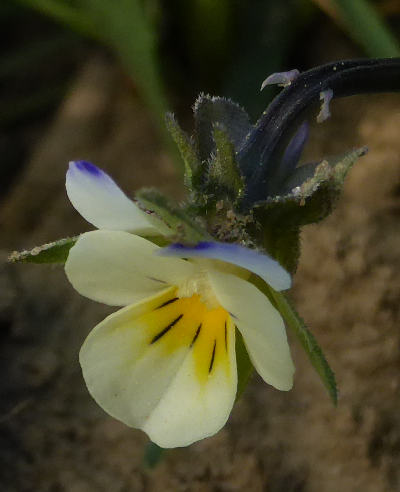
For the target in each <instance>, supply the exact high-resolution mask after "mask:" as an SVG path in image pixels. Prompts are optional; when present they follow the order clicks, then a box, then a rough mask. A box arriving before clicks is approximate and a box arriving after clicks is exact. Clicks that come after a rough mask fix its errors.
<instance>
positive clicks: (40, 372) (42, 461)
mask: <svg viewBox="0 0 400 492" xmlns="http://www.w3.org/2000/svg"><path fill="white" fill-rule="evenodd" d="M332 109H333V111H332V113H333V118H332V119H331V121H329V122H327V123H326V124H324V125H320V126H316V127H315V128H314V130H313V132H312V141H311V142H310V146H309V149H308V154H309V156H310V157H313V156H314V157H321V156H327V155H330V154H335V153H341V152H343V151H345V150H347V149H349V148H352V147H355V146H358V145H363V144H368V145H369V147H370V153H369V154H368V155H367V156H366V157H364V158H363V159H362V160H361V161H360V162H359V163H358V164H357V165H356V167H355V168H354V169H353V170H352V171H351V174H350V176H349V179H348V182H347V185H346V189H345V193H344V196H343V198H342V200H341V201H340V204H339V206H338V208H337V210H336V212H335V213H334V215H332V216H331V217H330V218H329V219H328V220H326V221H325V222H324V223H322V224H320V225H318V226H310V227H308V228H306V229H305V230H304V232H303V250H302V251H303V253H302V258H301V262H300V268H299V271H298V273H297V275H296V278H295V288H294V292H293V295H294V298H295V299H296V302H297V307H298V310H299V311H300V313H301V314H302V316H303V317H304V318H305V319H306V320H307V323H308V325H309V326H310V328H311V329H312V331H313V332H314V334H315V335H316V336H317V338H318V339H319V341H320V343H321V345H322V346H323V348H324V350H325V352H326V355H327V357H328V359H329V361H330V363H331V365H332V367H333V368H334V370H335V372H336V375H337V380H338V384H339V388H340V400H339V406H338V408H336V409H335V408H334V407H333V406H332V405H331V403H330V401H329V399H328V397H327V394H326V392H325V390H324V388H323V387H322V385H321V383H320V381H319V380H318V378H317V376H316V375H315V373H314V371H313V370H312V368H311V366H310V365H309V362H308V360H307V359H306V357H305V355H304V354H303V352H302V351H301V349H300V348H299V346H298V344H297V342H296V340H294V339H292V340H291V342H292V347H293V355H294V359H295V363H296V367H297V372H296V380H295V387H294V389H293V390H292V391H291V392H289V393H281V392H278V391H276V390H274V389H272V388H270V387H268V386H267V385H265V384H264V383H262V382H261V381H260V380H259V379H258V378H257V377H254V378H253V380H252V381H251V383H250V385H249V386H248V388H247V389H246V391H245V393H244V396H243V397H242V399H241V400H240V401H239V403H238V404H237V405H236V406H235V409H234V411H233V412H232V415H231V418H230V420H229V422H228V424H227V425H226V427H225V428H224V429H223V430H222V431H221V432H220V433H219V434H217V435H216V436H214V437H212V438H209V439H206V440H204V441H201V442H199V443H197V444H195V445H192V446H191V447H189V448H186V449H177V450H172V451H169V452H168V453H167V454H166V456H165V458H164V460H163V461H162V462H161V463H160V464H159V465H158V466H157V467H156V468H155V469H153V470H148V469H146V468H145V467H144V466H143V453H144V447H145V445H146V443H147V438H146V436H145V435H144V434H143V433H142V432H140V431H136V430H132V429H129V428H127V427H125V426H124V425H122V424H120V423H118V422H117V421H115V420H113V419H112V418H110V417H108V416H107V415H106V414H105V413H104V412H103V411H102V410H101V409H99V408H98V407H97V406H96V404H95V403H94V402H93V401H92V399H91V398H90V396H89V394H88V393H87V391H86V388H85V386H84V383H83V380H82V377H81V373H80V368H79V364H78V351H79V347H80V345H81V343H82V341H83V340H84V338H85V336H86V335H87V333H88V332H89V331H90V329H91V328H92V327H93V326H94V325H95V324H96V323H97V322H99V321H100V320H101V319H102V318H103V317H104V316H105V314H106V313H108V312H110V309H109V308H107V307H104V306H101V305H98V304H96V303H94V302H91V301H89V300H86V299H83V298H81V297H80V296H79V295H78V294H77V293H75V292H74V291H73V289H72V288H71V286H70V285H69V284H68V282H67V280H66V278H65V276H64V273H63V271H62V268H57V267H45V266H43V267H41V266H35V265H8V264H6V257H7V253H8V252H9V251H10V250H12V249H20V248H25V247H30V246H35V245H38V244H41V243H43V242H47V241H48V240H51V239H56V238H59V237H64V236H66V235H69V234H73V233H77V232H80V231H84V230H85V229H87V228H88V226H87V225H86V224H85V222H84V221H83V220H82V219H81V218H80V217H79V216H78V214H77V213H76V212H75V211H74V210H73V208H72V207H71V206H70V204H69V203H68V201H67V199H66V195H65V191H64V175H65V169H66V162H67V161H68V160H71V159H74V158H86V159H90V160H92V161H94V162H96V163H97V164H98V165H100V166H102V167H104V168H106V169H107V170H108V171H109V172H111V173H112V174H113V176H114V177H115V178H116V179H117V180H118V181H119V182H121V183H124V187H125V189H126V190H133V189H135V188H139V187H141V186H144V185H155V186H160V187H161V188H162V189H163V190H164V191H165V192H167V193H170V194H173V195H176V194H177V193H178V192H179V191H178V190H177V188H176V186H177V185H176V181H174V172H173V167H172V165H171V163H170V162H169V161H168V159H167V157H166V156H165V155H164V153H163V152H162V150H161V147H160V145H159V144H157V139H156V136H155V134H154V130H153V127H152V125H151V122H150V121H149V119H148V117H147V114H146V112H145V110H144V109H143V107H142V106H141V104H139V103H138V101H137V100H136V99H135V98H134V97H133V96H132V95H131V93H130V92H129V90H128V88H127V87H126V85H125V84H124V81H123V80H121V77H120V75H119V74H118V73H117V72H116V70H115V69H114V68H113V67H110V66H109V65H108V64H107V63H105V62H103V61H101V60H92V61H91V62H89V63H88V65H87V66H86V67H85V68H84V69H83V70H82V73H81V74H80V75H79V77H78V79H77V81H76V83H75V86H74V87H73V88H72V90H71V93H70V94H69V96H68V97H67V98H66V100H65V103H64V105H63V107H62V108H60V111H59V113H58V114H57V116H56V117H55V119H54V121H53V122H52V123H51V125H50V126H49V128H48V131H47V132H46V135H45V136H44V138H43V139H42V140H40V141H39V142H38V143H37V146H36V148H35V150H34V153H33V155H32V158H31V160H30V162H29V164H28V166H27V167H26V170H25V171H24V172H23V174H22V175H21V176H20V178H19V180H18V181H17V183H16V184H15V186H14V187H13V189H12V190H11V191H10V193H9V195H8V196H7V198H6V200H5V201H4V202H3V203H2V205H1V209H0V237H1V259H0V289H1V293H2V295H1V297H0V328H1V331H0V337H1V342H2V344H1V358H0V367H1V374H2V377H1V380H0V385H1V400H0V489H1V490H2V491H4V492H31V491H37V492H64V491H65V492H93V491H95V492H97V491H99V492H128V491H135V492H136V491H138V492H141V491H146V492H158V491H190V492H195V491H196V492H200V491H201V492H203V491H204V492H206V491H207V492H208V491H213V492H214V491H215V492H222V491H224V492H225V491H226V492H228V491H242V490H246V491H250V492H253V491H254V492H259V491H260V492H261V491H265V492H300V491H301V492H337V491H343V492H353V491H354V492H358V491H360V492H361V491H362V492H387V491H400V399H399V383H400V371H399V369H400V364H399V362H400V361H399V348H400V344H399V295H400V294H399V293H400V289H399V287H400V280H399V279H400V255H399V251H400V138H399V137H400V133H399V128H400V97H399V96H384V97H383V96H376V97H375V96H374V97H359V98H354V99H349V100H345V101H339V102H336V103H334V105H333V108H332Z"/></svg>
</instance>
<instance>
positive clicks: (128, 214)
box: [65, 161, 166, 235]
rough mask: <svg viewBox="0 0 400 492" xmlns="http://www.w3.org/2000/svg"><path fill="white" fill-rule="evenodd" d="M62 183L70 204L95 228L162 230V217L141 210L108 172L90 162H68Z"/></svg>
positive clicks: (148, 231)
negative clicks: (152, 215)
mask: <svg viewBox="0 0 400 492" xmlns="http://www.w3.org/2000/svg"><path fill="white" fill-rule="evenodd" d="M65 186H66V189H67V195H68V197H69V199H70V201H71V203H72V205H73V206H74V207H75V208H76V210H77V211H78V212H79V213H80V214H81V215H82V217H84V218H85V219H86V220H87V221H88V222H90V223H91V224H93V225H94V226H95V227H97V228H98V229H110V230H118V231H129V232H134V233H136V234H142V235H154V234H160V232H161V233H165V230H166V226H164V225H163V224H162V223H161V221H159V220H157V219H155V218H151V217H150V216H149V215H148V214H146V213H145V212H143V211H142V210H140V208H139V207H138V206H137V205H136V204H135V203H134V202H133V201H132V200H130V199H129V198H128V197H127V196H126V195H125V193H124V192H123V191H122V190H121V188H120V187H119V186H118V185H117V184H116V183H115V181H114V180H113V179H112V178H111V177H110V176H109V175H108V174H107V173H105V172H104V171H102V170H101V169H99V168H98V167H96V166H95V165H93V164H91V163H90V162H86V161H73V162H70V165H69V169H68V172H67V177H66V183H65Z"/></svg>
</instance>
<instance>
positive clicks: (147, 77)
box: [19, 0, 180, 165]
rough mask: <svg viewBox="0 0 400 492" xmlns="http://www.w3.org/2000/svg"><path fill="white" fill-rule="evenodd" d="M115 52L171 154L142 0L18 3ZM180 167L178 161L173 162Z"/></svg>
mask: <svg viewBox="0 0 400 492" xmlns="http://www.w3.org/2000/svg"><path fill="white" fill-rule="evenodd" d="M19 1H20V2H21V3H23V4H25V5H27V6H29V7H32V8H34V9H35V10H38V11H40V12H42V13H44V14H46V15H48V16H50V17H53V18H54V19H56V20H57V21H59V22H62V23H64V24H66V25H67V26H69V27H70V28H72V29H74V30H76V31H79V32H80V33H82V34H84V35H86V36H89V37H91V38H93V39H95V40H97V41H100V42H102V43H103V44H105V45H106V46H109V47H110V48H111V49H113V50H114V51H115V53H116V55H117V56H118V58H119V59H120V60H121V62H122V64H123V65H124V67H125V69H126V71H127V72H128V74H129V75H130V76H131V77H132V79H133V80H134V81H135V83H136V86H137V88H138V90H139V92H140V94H141V96H142V98H143V100H144V101H145V103H146V104H147V106H148V107H149V108H150V110H151V112H152V115H153V117H154V120H155V123H156V124H157V125H158V128H159V131H160V134H161V136H162V137H163V139H164V141H165V143H166V145H167V147H168V148H169V150H170V152H171V154H172V155H173V156H174V155H175V154H176V151H175V147H172V142H171V139H170V137H169V134H168V132H167V130H166V128H165V125H164V114H165V113H166V110H167V100H166V96H165V90H164V86H163V82H162V80H161V77H160V74H159V66H158V56H157V35H156V31H155V25H154V22H152V19H151V16H150V15H148V13H147V12H146V9H145V6H144V4H143V2H142V1H140V0H76V1H75V2H74V4H70V3H67V2H66V1H65V0H19ZM174 161H175V162H176V163H177V165H179V164H180V160H179V159H174Z"/></svg>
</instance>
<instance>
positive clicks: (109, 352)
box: [80, 290, 237, 448]
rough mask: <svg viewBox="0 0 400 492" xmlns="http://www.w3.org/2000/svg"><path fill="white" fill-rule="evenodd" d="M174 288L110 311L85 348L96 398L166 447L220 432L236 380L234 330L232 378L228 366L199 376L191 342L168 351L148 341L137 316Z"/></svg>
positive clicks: (90, 384)
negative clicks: (226, 371)
mask: <svg viewBox="0 0 400 492" xmlns="http://www.w3.org/2000/svg"><path fill="white" fill-rule="evenodd" d="M170 292H171V291H170V290H169V291H165V292H163V293H162V294H161V295H156V296H153V297H152V298H149V299H146V300H145V301H142V302H141V303H138V304H136V305H134V306H128V307H126V308H124V309H121V310H119V311H117V312H116V313H114V314H112V315H110V316H109V317H107V318H106V319H105V320H104V321H103V322H102V323H100V324H99V325H97V326H96V327H95V328H94V329H93V330H92V332H91V333H90V334H89V336H88V337H87V339H86V341H85V343H84V344H83V346H82V349H81V352H80V363H81V366H82V371H83V375H84V379H85V381H86V384H87V387H88V390H89V392H90V393H91V395H92V396H93V398H94V399H95V400H96V401H97V403H98V404H99V405H100V406H101V407H102V408H103V409H104V410H105V411H106V412H107V413H109V414H110V415H112V416H113V417H115V418H117V419H118V420H121V421H122V422H124V423H125V424H127V425H129V426H131V427H135V428H140V429H142V430H143V431H145V432H146V433H147V434H148V435H149V437H150V439H151V440H152V441H153V442H155V443H156V444H158V445H159V446H161V447H165V448H172V447H180V446H187V445H189V444H191V443H193V442H194V441H197V440H199V439H203V438H205V437H208V436H211V435H213V434H215V433H216V432H218V430H220V429H221V427H222V426H223V425H224V424H225V423H226V420H227V419H228V417H229V414H230V411H231V409H232V406H233V403H234V401H235V395H236V385H237V374H236V355H235V343H234V330H231V332H232V334H233V335H232V336H233V338H232V339H231V340H230V342H229V347H230V350H229V357H230V361H231V375H230V378H228V379H227V378H226V374H224V371H223V370H219V371H213V375H212V377H210V378H209V380H208V381H207V382H206V383H205V385H202V383H199V382H198V380H197V376H196V374H195V363H194V359H193V357H192V354H193V350H192V349H191V348H190V347H182V348H180V349H179V350H177V351H176V352H174V353H173V354H169V355H168V356H166V355H165V353H163V351H162V345H157V344H155V345H150V346H149V345H148V344H146V340H145V332H144V330H143V329H141V327H140V326H138V325H135V322H134V319H135V318H137V317H139V316H141V315H142V314H144V313H146V312H148V311H149V310H152V309H154V308H156V307H157V306H159V305H160V303H162V302H163V301H164V300H165V299H168V297H170V295H171V293H170ZM222 369H223V368H222Z"/></svg>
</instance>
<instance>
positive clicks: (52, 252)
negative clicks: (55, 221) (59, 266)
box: [9, 236, 78, 263]
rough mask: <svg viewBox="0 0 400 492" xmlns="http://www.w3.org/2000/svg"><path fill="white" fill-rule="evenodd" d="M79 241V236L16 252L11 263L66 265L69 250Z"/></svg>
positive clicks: (10, 259) (12, 255) (11, 257)
mask: <svg viewBox="0 0 400 492" xmlns="http://www.w3.org/2000/svg"><path fill="white" fill-rule="evenodd" d="M77 240H78V236H75V237H67V238H65V239H59V240H58V241H54V242H52V243H47V244H43V245H42V246H37V247H36V248H33V249H31V250H26V251H19V252H18V251H14V252H13V253H12V254H11V255H10V257H9V261H10V262H12V263H65V262H66V261H67V258H68V254H69V250H70V249H71V248H72V246H73V245H74V244H75V243H76V241H77Z"/></svg>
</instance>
